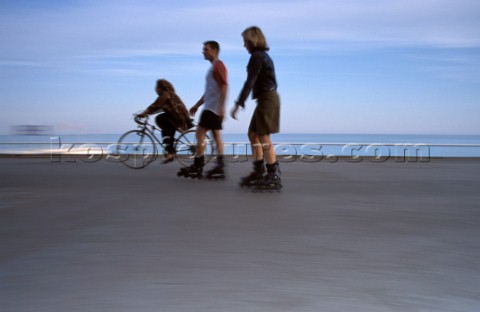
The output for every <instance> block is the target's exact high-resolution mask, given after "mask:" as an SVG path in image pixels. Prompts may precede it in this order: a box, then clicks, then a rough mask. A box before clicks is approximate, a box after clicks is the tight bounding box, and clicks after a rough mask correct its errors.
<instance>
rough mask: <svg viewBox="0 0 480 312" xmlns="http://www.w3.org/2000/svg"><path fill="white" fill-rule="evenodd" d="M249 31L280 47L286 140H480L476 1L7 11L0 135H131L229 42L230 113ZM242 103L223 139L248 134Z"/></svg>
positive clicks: (260, 1) (89, 5) (1, 31)
mask: <svg viewBox="0 0 480 312" xmlns="http://www.w3.org/2000/svg"><path fill="white" fill-rule="evenodd" d="M252 25H256V26H259V27H260V28H261V29H262V30H263V32H264V34H265V36H266V38H267V41H268V43H269V45H270V47H271V49H270V51H269V54H270V56H271V57H272V59H273V61H274V63H275V68H276V74H277V81H278V92H279V94H280V98H281V106H282V110H281V132H282V133H328V134H330V133H342V134H345V133H355V134H472V135H480V122H479V120H480V105H479V104H480V103H479V102H480V1H478V0H314V1H313V0H312V1H311V0H299V1H284V0H245V1H231V0H222V1H208V0H206V1H193V0H187V1H182V0H176V1H162V0H133V1H127V0H85V1H81V0H0V107H1V114H0V134H8V133H9V131H10V126H12V125H51V126H53V127H54V129H55V132H56V133H58V134H93V133H105V134H111V133H122V132H124V131H126V130H129V129H131V128H134V127H135V124H134V121H133V119H132V114H134V113H135V112H139V111H141V110H143V109H144V108H145V107H147V106H148V105H149V104H151V103H152V102H153V101H154V100H155V98H156V94H155V93H154V86H155V81H156V80H157V79H159V78H165V79H167V80H169V81H171V82H172V83H173V85H174V86H175V89H176V91H177V93H178V95H179V96H180V97H181V98H182V100H183V101H184V102H185V104H186V105H187V107H191V106H192V105H194V104H195V103H196V101H197V100H198V99H199V98H200V97H201V96H202V94H203V90H204V87H205V75H206V72H207V71H208V69H209V67H210V63H209V62H208V61H206V60H204V59H203V55H202V46H203V42H204V41H206V40H216V41H218V42H219V43H220V45H221V52H220V58H221V59H222V60H223V61H224V63H225V65H226V66H227V69H228V75H229V94H228V100H227V107H228V108H227V109H228V110H230V109H231V108H232V106H233V103H234V100H235V99H236V98H237V96H238V94H239V92H240V89H241V87H242V85H243V83H244V81H245V78H246V65H247V63H248V59H249V54H248V52H247V51H246V50H245V48H244V47H243V40H242V37H241V33H242V31H243V30H244V29H245V28H247V27H249V26H252ZM246 105H247V108H246V109H245V110H244V111H240V112H239V115H238V117H239V120H238V121H237V120H233V119H232V118H228V117H227V118H226V120H225V122H224V131H225V132H226V133H245V132H246V131H247V128H248V124H249V121H250V117H251V115H252V112H253V109H254V108H255V101H253V100H251V99H249V101H248V102H247V103H246ZM197 118H198V116H197Z"/></svg>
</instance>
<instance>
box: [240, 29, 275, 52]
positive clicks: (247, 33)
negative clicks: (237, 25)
mask: <svg viewBox="0 0 480 312" xmlns="http://www.w3.org/2000/svg"><path fill="white" fill-rule="evenodd" d="M242 37H243V40H244V41H245V42H246V43H248V44H250V46H251V47H252V49H253V50H259V51H268V50H270V47H269V46H268V44H267V39H265V36H264V35H263V33H262V30H261V29H260V28H258V27H257V26H252V27H248V28H247V29H245V30H244V31H243V32H242Z"/></svg>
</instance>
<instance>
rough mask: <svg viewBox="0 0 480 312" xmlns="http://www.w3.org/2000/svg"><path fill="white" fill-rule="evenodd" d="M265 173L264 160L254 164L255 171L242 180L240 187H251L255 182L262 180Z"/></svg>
mask: <svg viewBox="0 0 480 312" xmlns="http://www.w3.org/2000/svg"><path fill="white" fill-rule="evenodd" d="M264 173H265V165H264V162H263V160H257V161H254V162H253V171H252V172H251V173H250V174H249V175H248V176H246V177H243V178H242V179H241V180H240V187H249V186H251V185H252V183H253V182H254V181H257V180H262V179H263V174H264Z"/></svg>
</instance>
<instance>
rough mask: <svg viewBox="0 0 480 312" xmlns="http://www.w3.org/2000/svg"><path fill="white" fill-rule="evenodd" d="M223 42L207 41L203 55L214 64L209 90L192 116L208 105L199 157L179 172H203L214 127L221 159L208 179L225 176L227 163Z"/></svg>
mask: <svg viewBox="0 0 480 312" xmlns="http://www.w3.org/2000/svg"><path fill="white" fill-rule="evenodd" d="M219 53H220V45H219V44H218V42H216V41H206V42H204V43H203V56H204V58H205V59H206V60H208V61H210V63H211V64H212V66H211V67H210V70H209V71H208V73H207V77H206V85H205V92H204V94H203V96H202V97H201V98H200V100H198V102H197V103H196V104H195V105H194V106H192V108H190V116H192V117H193V116H195V113H196V112H197V110H198V108H199V107H200V106H202V105H203V106H204V108H203V111H202V115H201V116H200V122H199V124H198V127H197V131H196V137H197V147H196V151H195V161H194V163H193V165H191V166H190V167H188V168H182V169H180V171H179V172H178V176H184V177H191V178H197V177H202V176H203V166H204V156H203V155H204V152H205V137H206V133H207V131H209V130H210V131H212V135H213V138H214V140H215V146H216V152H217V163H216V166H215V167H214V168H213V169H211V170H209V171H208V172H207V174H206V177H207V179H209V180H210V179H215V180H217V179H224V178H225V172H224V168H225V163H224V157H223V150H224V147H223V141H222V136H221V130H222V123H223V117H224V116H225V101H226V98H227V89H228V83H227V69H226V67H225V65H224V64H223V62H222V61H221V60H220V59H219V58H218V54H219Z"/></svg>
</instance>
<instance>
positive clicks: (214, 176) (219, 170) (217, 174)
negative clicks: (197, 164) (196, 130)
mask: <svg viewBox="0 0 480 312" xmlns="http://www.w3.org/2000/svg"><path fill="white" fill-rule="evenodd" d="M224 168H225V163H224V161H223V156H217V165H216V166H215V167H214V168H213V169H211V170H209V171H207V174H206V178H207V179H208V180H225V170H224Z"/></svg>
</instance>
